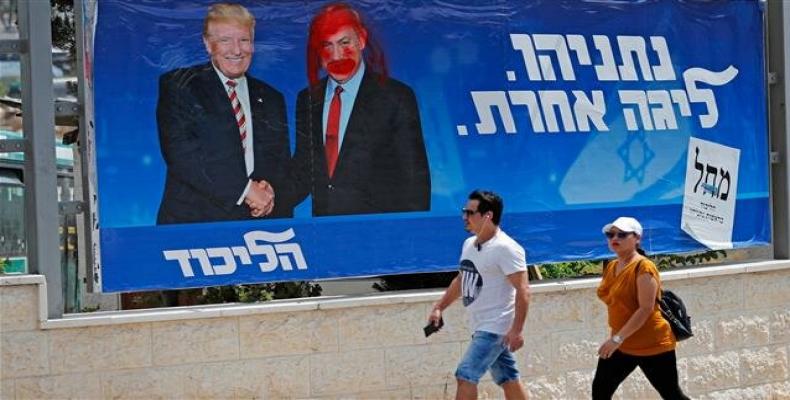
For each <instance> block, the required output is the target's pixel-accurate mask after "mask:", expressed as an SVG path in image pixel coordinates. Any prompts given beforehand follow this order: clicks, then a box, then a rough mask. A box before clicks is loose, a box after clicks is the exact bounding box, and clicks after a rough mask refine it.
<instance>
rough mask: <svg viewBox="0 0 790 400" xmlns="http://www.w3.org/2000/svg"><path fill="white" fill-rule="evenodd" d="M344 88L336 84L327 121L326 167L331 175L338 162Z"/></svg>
mask: <svg viewBox="0 0 790 400" xmlns="http://www.w3.org/2000/svg"><path fill="white" fill-rule="evenodd" d="M342 92H343V88H342V87H340V86H335V95H334V96H332V103H330V104H329V118H328V119H327V121H326V147H325V148H324V150H325V151H326V167H327V172H329V177H330V178H331V177H332V174H333V173H334V172H335V165H336V164H337V149H338V146H337V141H338V132H339V131H340V107H341V104H340V93H342Z"/></svg>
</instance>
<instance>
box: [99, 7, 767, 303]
mask: <svg viewBox="0 0 790 400" xmlns="http://www.w3.org/2000/svg"><path fill="white" fill-rule="evenodd" d="M212 4H213V2H211V1H199V0H191V1H175V2H166V3H162V2H157V1H137V0H135V1H132V0H129V1H112V2H100V3H99V4H98V7H97V14H96V18H95V22H96V26H95V41H94V49H93V52H92V54H93V63H92V65H91V66H92V72H93V82H92V84H93V96H94V106H95V138H93V139H94V140H93V141H92V142H91V143H92V144H93V145H95V154H96V165H95V169H96V174H97V176H96V178H97V179H96V187H97V193H98V209H97V210H96V216H97V227H98V229H97V232H96V233H97V238H96V240H97V243H98V245H99V248H100V252H101V254H100V260H99V261H98V263H97V267H98V268H99V269H100V270H101V277H102V282H101V286H102V290H103V291H108V292H117V291H129V290H143V289H158V288H184V287H199V286H210V285H223V284H236V283H253V282H272V281H288V280H315V279H332V278H340V277H349V276H371V275H380V274H399V273H414V272H431V271H447V270H452V269H455V268H456V267H457V257H458V251H459V248H460V244H461V242H462V241H463V239H464V238H465V237H466V236H467V235H468V233H466V232H464V230H463V224H462V221H461V217H460V215H459V211H460V209H461V207H462V206H463V205H464V203H465V201H466V196H467V194H468V193H469V192H470V191H471V190H473V189H475V188H485V189H490V190H493V191H495V192H497V193H499V194H501V195H502V197H503V199H504V202H505V216H504V218H503V221H502V228H503V229H504V230H505V231H507V232H508V233H509V234H510V235H511V236H512V237H513V238H515V239H516V240H517V241H519V243H521V244H522V245H523V246H524V247H525V249H526V250H527V252H528V260H529V262H530V263H540V262H548V261H564V260H576V259H589V258H596V257H604V256H607V255H608V253H609V251H608V249H607V247H606V243H605V241H604V240H602V236H601V232H600V229H601V226H603V225H604V224H605V223H607V222H610V221H611V220H613V219H614V218H615V217H617V216H620V215H629V216H633V217H636V218H638V219H639V220H640V221H641V222H642V223H643V225H644V226H645V236H644V238H643V247H645V249H646V250H647V251H648V252H650V253H666V252H682V251H690V250H699V249H703V248H705V244H704V243H706V238H705V237H702V236H704V232H706V231H710V229H708V230H706V229H701V228H696V230H695V231H694V232H698V234H695V236H693V237H692V236H691V235H689V234H688V233H687V230H688V227H689V226H697V225H694V224H702V225H703V226H704V225H705V223H706V222H705V218H702V217H704V212H703V213H702V214H699V213H698V214H695V215H697V217H700V216H701V217H700V218H702V219H703V220H702V221H697V222H693V223H691V222H689V223H690V224H691V225H689V224H686V225H685V226H686V228H687V229H686V230H684V229H683V228H682V226H681V219H682V218H688V217H689V215H691V214H688V213H687V214H684V211H683V204H684V198H685V197H687V195H688V194H687V192H688V191H687V190H686V188H687V187H690V188H691V190H699V191H700V192H699V193H696V192H694V195H695V196H697V197H699V198H696V197H695V202H696V203H695V204H708V205H712V206H715V207H714V208H716V209H717V210H728V211H727V212H723V213H721V215H722V216H724V217H726V218H729V219H728V220H727V221H721V222H722V223H723V225H722V226H725V227H727V229H729V230H730V232H728V234H726V235H723V236H722V237H725V238H727V240H726V243H722V242H721V240H720V238H718V237H717V238H715V240H714V239H710V241H715V242H716V243H717V248H728V247H735V248H740V247H751V246H760V245H767V244H769V243H770V238H771V236H770V232H771V227H770V213H769V185H768V182H769V178H768V177H769V172H768V133H767V122H766V88H765V86H766V82H765V73H764V46H763V18H764V15H763V10H762V8H761V7H762V6H761V4H762V3H760V2H758V1H738V2H723V1H722V2H710V1H641V2H622V1H578V0H567V1H564V0H558V1H550V2H549V1H523V2H482V1H481V2H471V3H468V2H434V1H402V2H397V3H395V2H385V3H378V2H367V1H358V2H357V1H352V2H349V3H348V4H350V6H351V7H352V8H353V9H355V10H356V11H358V13H359V15H360V16H361V18H362V19H361V22H360V26H362V27H363V28H364V34H360V33H359V32H361V31H359V30H355V31H354V32H355V34H356V36H355V38H356V39H358V40H359V39H360V38H361V37H362V36H364V38H362V39H363V41H364V42H365V43H364V45H363V46H361V45H360V44H361V43H355V42H351V43H350V44H349V43H348V42H343V41H342V40H341V39H342V37H341V38H337V37H336V35H335V34H336V33H337V32H338V31H341V30H342V29H340V28H342V25H343V24H345V23H346V22H347V21H346V22H343V21H345V20H344V19H343V18H339V19H330V22H329V28H327V27H326V26H324V25H322V23H321V19H320V18H315V17H316V16H317V15H318V16H320V15H324V13H326V11H327V10H326V8H325V7H326V6H327V4H328V3H327V2H302V1H276V2H253V1H242V2H241V4H242V5H244V6H245V7H246V9H247V10H249V12H250V13H251V14H252V15H253V16H254V18H255V20H256V24H255V26H254V36H252V37H251V38H250V40H249V43H246V42H244V40H241V41H240V42H238V43H231V42H227V43H226V42H220V41H213V40H214V39H217V38H219V37H221V36H222V34H224V33H225V32H208V34H207V36H204V33H203V29H204V19H205V17H206V15H207V11H208V9H209V6H211V5H212ZM314 18H315V19H314ZM352 19H353V18H352ZM311 21H313V28H314V29H313V30H312V31H311V29H310V26H311ZM316 21H318V22H316ZM338 21H340V22H338ZM352 25H353V24H352ZM355 29H356V28H355ZM311 32H312V33H311ZM232 33H234V32H231V34H228V35H229V36H228V37H231V38H234V39H237V38H236V37H235V36H233V34H232ZM236 33H238V32H236ZM324 34H326V35H324ZM212 35H214V36H212ZM322 35H324V36H322ZM317 38H318V39H317ZM242 39H243V38H242ZM217 40H219V39H217ZM316 40H317V41H316ZM355 45H356V47H357V48H359V47H364V51H363V52H364V53H365V54H364V56H365V58H364V60H365V61H364V62H358V63H356V64H354V63H353V62H352V63H351V64H349V65H351V67H349V68H350V69H349V68H345V67H344V65H343V64H342V63H340V64H337V65H331V64H330V63H328V62H325V61H327V60H328V58H326V59H325V58H324V57H325V56H326V57H329V56H328V55H329V54H330V52H331V51H336V49H335V48H334V47H331V46H339V47H337V49H340V50H342V49H348V48H349V46H351V48H352V50H353V48H354V46H355ZM223 46H229V47H223ZM225 50H229V51H230V52H226V51H225ZM338 51H339V50H338ZM209 52H211V54H213V56H214V58H213V62H211V61H210V60H211V56H210V55H209ZM371 53H373V54H371ZM346 56H348V57H349V59H351V60H352V61H353V58H354V53H353V51H352V52H351V53H346ZM382 60H386V63H384V62H382ZM382 65H386V67H387V68H386V69H385V70H382V68H381V67H382ZM346 67H347V66H346ZM354 67H356V68H357V69H354ZM234 68H235V69H241V70H242V72H243V71H246V75H245V76H246V80H243V81H244V85H246V86H247V87H246V88H240V89H238V90H239V93H246V94H247V95H246V96H242V95H238V96H236V94H235V90H236V89H235V86H234V87H230V86H224V85H226V84H227V82H223V80H224V79H221V77H228V76H226V75H233V74H234ZM333 68H334V69H333ZM223 71H224V72H227V74H225V73H224V72H223ZM325 71H329V72H330V73H331V74H332V77H334V76H335V75H338V76H341V78H339V81H342V82H343V84H342V85H340V86H343V87H344V88H345V92H343V93H341V94H339V95H338V96H339V98H340V99H342V101H341V100H338V102H339V103H341V104H340V105H336V104H333V101H332V100H330V99H333V98H334V93H333V92H332V91H331V90H333V88H334V86H338V85H337V84H335V83H333V82H335V79H328V80H327V79H326V78H325V74H326V72H325ZM349 71H351V72H349ZM354 71H356V72H354ZM360 71H361V72H360ZM221 72H223V73H222V74H220V73H221ZM384 72H386V73H384ZM311 74H312V75H311ZM344 74H345V75H346V76H343V75H344ZM311 80H312V82H313V83H311ZM355 82H356V83H355ZM233 85H236V83H235V82H234V83H233ZM344 96H350V97H344ZM245 97H246V98H245ZM239 105H240V106H239ZM343 106H345V108H343ZM333 107H337V108H338V109H339V110H340V111H337V110H336V111H334V112H333V111H332V108H333ZM238 110H241V113H239V112H237V111H238ZM344 112H345V114H343V113H344ZM332 115H334V116H332ZM248 131H251V132H252V136H253V137H254V138H255V139H254V140H252V139H248V138H247V136H245V133H247V132H248ZM240 136H241V138H240ZM696 140H699V141H702V142H704V143H712V145H711V146H707V147H705V149H714V150H713V151H715V149H716V148H718V147H715V145H720V146H724V147H725V148H729V149H736V150H737V151H738V152H739V154H738V157H737V158H735V160H736V163H737V166H736V168H735V169H731V170H728V171H727V172H728V173H729V174H730V176H728V180H727V182H726V183H728V185H724V183H725V182H723V179H724V176H718V175H715V174H714V176H706V177H705V182H704V185H703V184H700V185H693V184H692V185H691V186H688V183H687V179H688V178H687V175H688V176H691V177H692V179H694V178H693V177H694V176H695V175H693V173H694V171H693V170H690V169H689V168H692V169H693V168H694V166H695V163H694V162H690V163H689V159H688V156H689V154H695V153H694V151H695V149H694V148H692V147H690V146H693V145H694V144H695V143H701V142H697V141H696ZM250 148H251V149H252V151H249V149H250ZM697 150H698V151H699V149H697ZM705 151H706V152H707V151H708V150H705ZM251 154H252V155H251ZM261 155H263V156H262V157H261ZM704 156H705V157H707V158H705V159H706V160H715V159H716V157H715V156H713V155H711V154H710V153H709V152H708V153H706V154H705V155H704ZM700 160H702V159H700ZM700 162H702V161H700ZM722 173H723V172H722ZM732 174H737V175H738V176H739V178H737V177H733V176H732ZM736 178H737V179H736ZM258 182H265V183H262V184H259V183H258ZM733 182H737V185H735V184H733ZM259 185H260V186H259ZM721 187H723V188H722V189H721V190H719V189H720V188H721ZM708 189H711V190H708ZM712 189H716V190H712ZM706 190H708V191H706ZM725 191H726V196H722V194H724V193H725ZM714 192H715V195H714ZM253 193H259V194H261V197H258V198H257V200H250V199H252V197H253V196H252V194H253ZM272 194H273V198H274V200H273V202H272V203H268V202H267V201H268V199H270V197H267V196H271V195H272ZM706 195H707V196H709V197H710V198H709V199H708V201H707V202H706V201H704V198H702V197H704V196H706ZM245 196H246V197H245ZM256 196H257V195H256ZM700 196H701V197H700ZM701 198H702V200H700V199H701ZM261 199H264V200H261ZM248 200H249V201H248ZM264 203H266V204H264ZM714 203H715V204H714ZM719 203H720V204H719ZM272 205H273V208H271V206H272ZM698 208H699V207H697V209H698ZM264 211H266V213H267V216H266V217H263V218H261V217H260V216H253V214H255V213H258V214H261V213H264ZM684 215H686V217H684ZM724 217H722V218H724ZM691 218H695V217H693V216H692V217H691ZM717 218H718V214H717ZM707 220H713V219H710V218H709V219H707ZM684 223H686V221H685V220H684ZM713 231H715V229H713ZM699 232H702V233H699ZM700 235H702V236H700Z"/></svg>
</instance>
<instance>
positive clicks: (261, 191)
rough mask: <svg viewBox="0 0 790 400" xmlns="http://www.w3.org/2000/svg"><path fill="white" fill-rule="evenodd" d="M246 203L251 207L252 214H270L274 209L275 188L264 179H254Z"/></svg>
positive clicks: (261, 215) (245, 199)
mask: <svg viewBox="0 0 790 400" xmlns="http://www.w3.org/2000/svg"><path fill="white" fill-rule="evenodd" d="M244 204H246V205H247V206H248V207H250V215H252V216H253V217H255V218H260V217H263V216H266V215H269V214H270V213H271V212H272V209H274V188H272V185H270V184H269V182H266V181H264V180H260V181H253V182H252V184H251V185H250V190H249V191H248V192H247V197H245V198H244Z"/></svg>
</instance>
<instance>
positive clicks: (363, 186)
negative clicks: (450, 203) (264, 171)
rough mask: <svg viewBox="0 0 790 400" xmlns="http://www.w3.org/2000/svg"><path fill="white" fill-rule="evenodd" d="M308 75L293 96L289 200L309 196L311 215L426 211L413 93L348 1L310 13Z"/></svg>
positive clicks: (427, 187) (427, 193)
mask: <svg viewBox="0 0 790 400" xmlns="http://www.w3.org/2000/svg"><path fill="white" fill-rule="evenodd" d="M321 71H324V72H325V73H326V76H325V77H323V78H320V75H321ZM307 77H308V81H309V83H310V85H309V87H308V88H306V89H304V90H302V91H301V92H300V93H299V96H298V98H297V102H296V154H295V155H294V166H293V167H292V168H291V171H292V173H293V176H292V177H293V182H292V187H293V188H294V190H293V192H292V193H291V194H292V195H293V198H292V201H293V203H294V204H298V203H299V202H301V201H302V200H303V199H304V198H305V197H307V195H308V194H312V199H313V215H316V216H321V215H343V214H367V213H383V212H399V211H420V210H428V209H429V208H430V198H431V179H430V173H429V171H428V158H427V156H426V152H425V144H424V142H423V137H422V127H421V124H420V114H419V110H418V109H417V99H416V98H415V96H414V92H413V91H412V90H411V88H409V87H408V86H407V85H405V84H404V83H402V82H399V81H397V80H395V79H391V78H390V77H388V76H387V67H386V61H385V57H384V54H383V52H382V51H381V49H380V48H379V46H378V45H377V44H376V42H375V41H374V40H373V38H372V36H371V34H370V31H369V29H368V28H367V27H366V25H365V24H364V22H363V21H362V18H361V17H360V15H359V13H358V12H357V11H356V10H354V9H353V8H351V6H349V5H347V4H343V3H334V4H329V5H327V6H325V7H323V8H322V9H321V10H320V11H319V12H318V13H317V14H316V16H315V17H314V18H313V20H312V22H311V23H310V28H309V36H308V40H307Z"/></svg>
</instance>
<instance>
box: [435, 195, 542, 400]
mask: <svg viewBox="0 0 790 400" xmlns="http://www.w3.org/2000/svg"><path fill="white" fill-rule="evenodd" d="M502 209H503V205H502V198H501V197H499V195H497V194H495V193H493V192H489V191H479V190H475V191H474V192H472V193H471V194H469V200H468V201H467V202H466V207H464V209H463V210H462V213H463V214H462V215H463V219H464V225H465V228H466V230H467V231H469V232H470V233H472V234H473V236H472V237H470V238H468V239H466V241H464V245H463V249H462V250H461V261H460V267H459V274H458V276H456V277H455V279H453V281H452V282H451V283H450V286H449V287H448V288H447V290H446V291H445V292H444V295H443V296H442V298H441V299H440V300H439V301H438V302H437V303H436V304H435V305H434V307H433V310H431V313H430V315H429V316H428V321H429V322H430V323H433V324H434V325H437V326H438V324H439V320H440V319H441V318H442V312H443V311H444V310H445V309H446V308H447V307H448V306H450V304H452V303H453V301H455V300H456V299H457V298H459V297H462V298H463V304H464V307H466V312H467V317H468V323H469V327H470V328H471V329H472V331H473V334H472V341H471V342H470V343H469V348H468V349H467V350H466V354H464V356H463V358H462V359H461V362H460V363H459V364H458V368H457V369H456V371H455V377H456V380H457V381H458V387H457V390H456V395H455V398H456V399H463V400H466V399H477V384H478V382H479V381H480V378H481V377H482V376H483V375H484V374H485V373H486V371H489V370H490V371H491V376H492V377H493V379H494V382H495V383H496V384H497V385H499V386H501V387H502V390H504V392H505V398H506V399H508V400H511V399H526V397H527V395H526V392H525V391H524V387H523V386H522V385H521V381H520V380H519V372H518V369H517V367H516V359H515V357H514V355H513V352H515V351H516V350H518V349H520V348H521V346H523V345H524V336H523V334H522V330H523V328H524V322H525V321H526V319H527V309H528V308H529V280H528V278H527V265H526V257H525V254H524V248H523V247H521V246H520V245H519V244H518V243H516V241H515V240H513V239H512V238H511V237H510V236H508V235H507V234H506V233H505V232H504V231H503V230H502V229H500V228H499V221H500V219H501V217H502Z"/></svg>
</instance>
